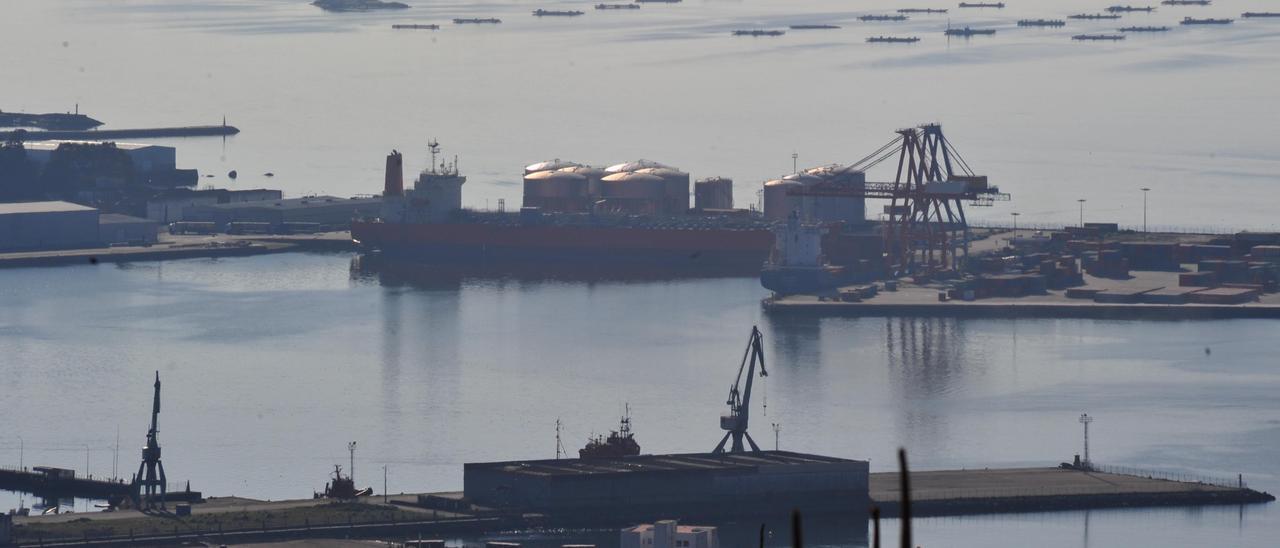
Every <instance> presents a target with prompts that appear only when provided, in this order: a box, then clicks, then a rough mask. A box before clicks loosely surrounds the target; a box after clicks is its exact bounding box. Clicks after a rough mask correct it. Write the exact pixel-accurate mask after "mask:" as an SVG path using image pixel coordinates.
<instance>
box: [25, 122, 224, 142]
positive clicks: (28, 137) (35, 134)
mask: <svg viewBox="0 0 1280 548" xmlns="http://www.w3.org/2000/svg"><path fill="white" fill-rule="evenodd" d="M237 133H240V129H239V128H237V127H235V126H229V125H226V124H223V125H220V126H183V127H157V128H139V129H92V130H83V131H77V130H50V131H26V130H21V129H19V130H13V131H3V132H0V139H14V138H21V140H23V141H110V140H113V139H152V138H161V137H225V136H227V135H235V134H237Z"/></svg>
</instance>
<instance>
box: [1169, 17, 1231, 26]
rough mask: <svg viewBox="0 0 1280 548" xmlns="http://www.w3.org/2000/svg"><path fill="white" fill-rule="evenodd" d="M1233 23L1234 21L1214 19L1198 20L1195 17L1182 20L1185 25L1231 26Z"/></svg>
mask: <svg viewBox="0 0 1280 548" xmlns="http://www.w3.org/2000/svg"><path fill="white" fill-rule="evenodd" d="M1232 21H1234V19H1213V18H1208V19H1196V18H1194V17H1187V18H1184V19H1183V20H1182V24H1184V25H1230V24H1231V22H1232Z"/></svg>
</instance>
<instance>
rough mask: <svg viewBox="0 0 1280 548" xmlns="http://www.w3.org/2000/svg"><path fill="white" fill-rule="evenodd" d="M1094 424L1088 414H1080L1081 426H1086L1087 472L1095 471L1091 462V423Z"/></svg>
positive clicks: (1085, 462)
mask: <svg viewBox="0 0 1280 548" xmlns="http://www.w3.org/2000/svg"><path fill="white" fill-rule="evenodd" d="M1091 422H1093V417H1090V416H1089V414H1088V413H1081V414H1080V424H1083V425H1084V468H1085V470H1092V469H1093V461H1090V460H1089V423H1091Z"/></svg>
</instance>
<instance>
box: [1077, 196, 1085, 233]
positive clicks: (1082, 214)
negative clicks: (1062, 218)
mask: <svg viewBox="0 0 1280 548" xmlns="http://www.w3.org/2000/svg"><path fill="white" fill-rule="evenodd" d="M1076 201H1077V202H1080V228H1084V202H1085V199H1084V198H1081V199H1079V200H1076Z"/></svg>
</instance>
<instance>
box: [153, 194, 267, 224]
mask: <svg viewBox="0 0 1280 548" xmlns="http://www.w3.org/2000/svg"><path fill="white" fill-rule="evenodd" d="M283 197H284V194H283V193H281V192H280V191H279V190H273V189H266V188H257V189H250V190H228V189H224V188H216V189H209V190H188V189H174V190H172V191H168V192H164V193H161V194H159V195H156V196H154V197H152V198H151V199H149V200H147V218H148V219H151V220H153V221H156V222H159V223H164V224H169V223H176V222H178V221H185V220H188V219H187V218H186V211H187V209H188V208H191V207H195V206H211V205H215V204H235V203H242V202H257V201H262V200H280V199H281V198H283Z"/></svg>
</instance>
